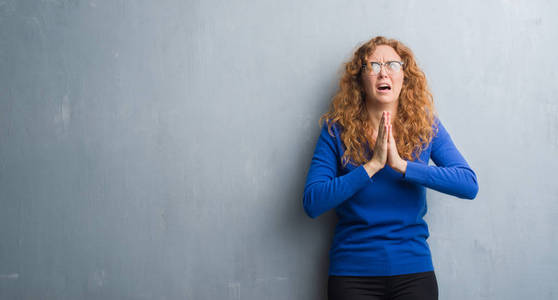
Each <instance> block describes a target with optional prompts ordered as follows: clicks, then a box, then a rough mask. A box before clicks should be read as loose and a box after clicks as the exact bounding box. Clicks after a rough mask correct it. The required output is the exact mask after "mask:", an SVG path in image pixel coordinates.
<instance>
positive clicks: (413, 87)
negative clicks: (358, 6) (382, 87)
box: [319, 36, 437, 166]
mask: <svg viewBox="0 0 558 300" xmlns="http://www.w3.org/2000/svg"><path fill="white" fill-rule="evenodd" d="M378 45H387V46H391V47H392V48H393V49H394V50H395V52H397V54H398V55H399V56H400V57H401V59H402V60H403V62H404V65H403V66H404V67H403V74H404V77H403V86H402V88H401V93H400V94H399V103H398V106H397V116H393V117H392V122H391V123H392V130H393V134H394V136H397V138H396V139H395V140H396V144H397V150H398V152H399V155H400V156H401V158H402V159H408V160H413V156H414V157H416V158H418V157H419V154H420V153H421V152H422V151H423V150H424V149H426V148H427V147H428V144H429V143H430V142H431V140H432V138H433V136H434V135H435V132H434V128H433V126H432V125H433V124H434V123H435V117H437V112H436V111H435V108H434V101H433V98H432V94H431V92H430V91H429V88H428V85H427V83H426V76H425V75H424V72H422V71H421V70H420V68H419V67H418V66H417V63H416V61H415V58H414V55H413V52H412V51H411V49H409V48H408V47H407V46H405V45H403V44H402V43H401V42H399V41H398V40H395V39H388V38H385V37H383V36H377V37H375V38H372V39H371V40H370V41H368V42H366V43H364V44H363V45H361V46H360V47H359V48H358V49H357V50H356V51H355V52H354V55H353V57H352V59H351V60H350V61H348V62H347V63H345V72H344V74H343V76H342V77H341V79H340V81H339V90H338V91H337V93H336V94H335V96H334V97H333V99H332V102H331V104H330V108H329V111H328V112H327V113H325V114H324V115H322V116H321V117H320V120H319V124H320V126H323V125H322V124H323V121H324V120H325V121H326V122H327V124H328V132H329V134H330V135H332V136H334V135H333V133H332V130H331V126H332V125H333V124H334V123H337V124H339V125H341V126H342V128H343V130H342V131H341V136H340V137H341V140H342V142H343V144H344V145H345V148H346V149H345V153H344V154H343V157H342V163H343V166H345V165H346V164H347V163H348V162H349V160H351V161H352V162H354V163H356V165H360V164H363V163H366V162H367V161H368V160H369V159H370V158H366V157H365V149H366V148H365V147H369V149H374V145H375V143H376V140H375V139H374V138H373V137H372V136H371V135H370V132H372V131H371V129H372V128H371V127H372V126H371V123H370V117H369V114H368V112H367V110H366V105H365V99H366V94H365V91H364V87H363V85H362V82H361V71H362V64H363V63H364V62H366V58H367V57H368V56H370V55H372V53H373V52H374V50H375V49H376V47H377V46H378ZM367 133H368V134H367ZM396 134H397V135H396Z"/></svg>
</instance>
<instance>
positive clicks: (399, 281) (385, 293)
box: [327, 271, 438, 300]
mask: <svg viewBox="0 0 558 300" xmlns="http://www.w3.org/2000/svg"><path fill="white" fill-rule="evenodd" d="M327 296H328V299H329V300H348V299H351V300H376V299H378V300H380V299H381V300H437V299H438V282H437V280H436V274H434V271H429V272H421V273H413V274H403V275H395V276H358V277H356V276H334V275H330V276H329V277H328V282H327Z"/></svg>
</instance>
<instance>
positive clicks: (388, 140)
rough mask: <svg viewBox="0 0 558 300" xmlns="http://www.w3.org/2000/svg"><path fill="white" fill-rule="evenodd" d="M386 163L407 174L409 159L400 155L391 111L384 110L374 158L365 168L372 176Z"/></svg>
mask: <svg viewBox="0 0 558 300" xmlns="http://www.w3.org/2000/svg"><path fill="white" fill-rule="evenodd" d="M386 163H387V165H388V166H390V167H391V168H392V169H394V170H396V171H397V172H399V173H401V174H405V170H406V169H407V161H406V160H404V159H402V158H401V157H400V156H399V152H397V145H396V143H395V139H394V138H393V134H392V132H391V117H390V113H389V111H383V112H382V119H381V120H380V124H379V126H378V135H377V137H376V145H375V146H374V154H373V156H372V159H371V160H370V161H368V162H367V163H366V164H365V165H364V168H365V169H366V171H367V172H368V175H369V176H370V177H372V176H373V175H374V174H375V173H376V172H378V171H380V170H381V169H383V168H384V166H385V165H386Z"/></svg>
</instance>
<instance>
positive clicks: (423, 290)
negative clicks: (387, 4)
mask: <svg viewBox="0 0 558 300" xmlns="http://www.w3.org/2000/svg"><path fill="white" fill-rule="evenodd" d="M324 119H325V121H326V122H325V124H323V125H322V131H321V134H320V137H319V138H318V142H317V144H316V148H315V151H314V156H313V158H312V162H311V164H310V168H309V170H308V176H307V180H306V185H305V188H304V197H303V205H304V210H305V211H306V213H307V214H308V215H309V216H310V217H311V218H316V217H317V216H319V215H321V214H323V213H324V212H326V211H329V210H330V209H332V208H333V209H335V212H336V214H337V216H338V223H337V225H336V228H335V234H334V238H333V243H332V244H331V249H330V252H329V257H330V265H329V278H328V297H329V299H330V300H336V299H353V300H355V299H356V300H358V299H420V300H429V299H438V285H437V281H436V276H435V274H434V267H433V264H432V258H431V253H430V248H429V246H428V244H427V242H426V239H427V238H428V236H429V231H428V226H427V224H426V222H425V221H424V219H423V217H424V215H425V214H426V211H427V204H426V190H425V188H426V187H428V188H431V189H434V190H437V191H440V192H443V193H446V194H450V195H453V196H456V197H459V198H463V199H474V198H475V197H476V195H477V192H478V185H477V177H476V174H475V172H473V170H472V169H471V168H470V167H469V165H468V164H467V162H466V161H465V159H464V158H463V156H462V155H461V154H460V153H459V151H458V150H457V148H456V147H455V145H454V144H453V141H452V139H451V137H450V135H449V134H448V132H447V131H446V129H445V128H444V126H443V125H442V123H441V122H440V120H439V118H438V116H437V113H436V112H435V109H434V104H433V100H432V95H431V93H430V92H429V89H428V86H427V83H426V77H425V75H424V73H423V72H422V71H421V70H420V69H419V67H418V66H417V64H416V61H415V58H414V56H413V53H412V52H411V50H410V49H409V48H407V47H406V46H405V45H403V44H402V43H401V42H399V41H397V40H394V39H387V38H385V37H381V36H379V37H375V38H373V39H371V40H370V41H368V42H367V43H365V44H364V45H362V46H361V47H360V48H358V49H357V51H356V52H355V53H354V55H353V58H352V59H351V61H349V62H348V63H346V64H345V73H344V75H343V76H342V78H341V80H340V89H339V91H338V92H337V94H336V95H335V96H334V98H333V101H332V103H331V106H330V110H329V112H327V113H326V114H324V115H323V116H322V118H320V123H321V122H322V121H323V120H324ZM429 159H432V161H433V162H434V163H435V164H436V166H429V165H428V161H429Z"/></svg>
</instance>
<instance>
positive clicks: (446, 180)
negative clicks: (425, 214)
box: [403, 119, 479, 200]
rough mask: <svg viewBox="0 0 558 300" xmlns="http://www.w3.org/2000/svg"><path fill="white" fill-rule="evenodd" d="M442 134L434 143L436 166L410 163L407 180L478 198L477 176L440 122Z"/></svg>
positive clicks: (438, 134)
mask: <svg viewBox="0 0 558 300" xmlns="http://www.w3.org/2000/svg"><path fill="white" fill-rule="evenodd" d="M436 120H437V123H438V133H437V134H436V136H435V137H434V138H433V140H432V152H431V154H430V155H431V158H432V161H433V162H434V163H435V164H436V166H429V165H427V164H422V163H418V162H414V161H409V160H408V161H407V170H406V171H405V174H404V176H403V178H405V179H406V180H408V181H410V182H414V183H419V184H422V185H424V186H426V187H428V188H431V189H434V190H437V191H439V192H442V193H446V194H449V195H452V196H456V197H459V198H462V199H471V200H472V199H474V198H475V197H476V196H477V193H478V190H479V187H478V183H477V175H476V174H475V172H474V171H473V170H472V169H471V168H470V167H469V165H468V164H467V162H466V161H465V159H464V158H463V156H462V155H461V153H459V151H458V150H457V148H456V147H455V145H454V143H453V141H452V139H451V137H450V135H449V133H448V132H447V131H446V129H445V128H444V126H443V125H442V123H441V122H440V121H439V120H438V119H436Z"/></svg>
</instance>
